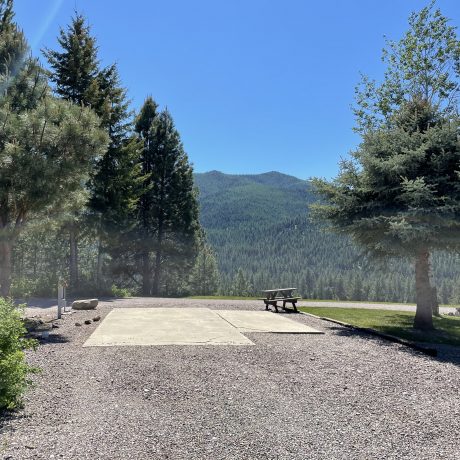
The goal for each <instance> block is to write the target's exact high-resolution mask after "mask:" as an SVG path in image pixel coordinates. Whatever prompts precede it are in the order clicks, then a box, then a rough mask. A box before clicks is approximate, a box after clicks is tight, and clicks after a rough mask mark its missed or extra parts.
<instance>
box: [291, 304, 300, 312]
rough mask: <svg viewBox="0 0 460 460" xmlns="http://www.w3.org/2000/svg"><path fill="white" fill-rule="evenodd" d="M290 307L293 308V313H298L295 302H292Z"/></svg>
mask: <svg viewBox="0 0 460 460" xmlns="http://www.w3.org/2000/svg"><path fill="white" fill-rule="evenodd" d="M292 306H293V307H294V311H295V312H296V313H299V311H298V310H297V307H296V302H292Z"/></svg>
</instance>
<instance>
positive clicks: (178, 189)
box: [0, 0, 217, 297]
mask: <svg viewBox="0 0 460 460" xmlns="http://www.w3.org/2000/svg"><path fill="white" fill-rule="evenodd" d="M43 55H44V58H45V59H46V61H47V63H48V69H46V70H45V69H44V68H43V67H42V66H41V65H40V63H39V61H38V59H36V58H33V57H31V56H30V51H29V49H28V45H27V42H26V39H25V37H24V35H23V33H22V32H21V30H20V28H19V27H18V26H17V25H16V23H15V22H14V13H13V1H12V0H0V90H1V99H0V124H1V126H2V130H1V132H0V289H1V291H0V295H3V296H8V295H13V296H15V297H26V296H29V295H54V294H55V289H56V286H57V283H58V281H61V282H64V283H67V284H68V290H69V291H70V295H77V294H80V293H81V294H83V293H84V294H85V295H90V294H92V293H98V294H110V293H113V292H117V293H120V292H122V293H123V292H124V293H128V292H132V293H140V294H142V295H178V294H183V293H188V292H195V291H196V289H198V288H199V289H201V288H204V289H205V290H209V289H215V283H216V281H215V280H216V279H217V274H216V273H214V271H215V260H213V255H212V252H211V251H210V249H209V247H208V246H207V244H206V240H205V234H204V232H203V231H202V230H201V227H200V224H199V220H198V203H197V193H196V189H195V187H194V182H193V170H192V167H191V165H190V163H189V160H188V157H187V154H186V153H185V151H184V148H183V145H182V142H181V139H180V135H179V133H178V131H177V129H176V128H175V125H174V122H173V119H172V116H171V114H170V113H169V112H168V111H167V110H166V109H164V110H159V108H158V105H157V104H156V102H155V101H154V100H153V98H152V97H147V98H146V100H145V103H144V104H143V106H142V108H141V109H140V111H139V112H138V113H133V112H132V111H131V110H130V102H129V100H128V98H127V89H126V88H124V87H123V86H122V84H121V81H120V77H119V74H118V69H117V66H116V65H115V64H112V65H109V66H107V67H102V66H101V64H100V60H99V58H98V45H97V43H96V40H95V38H94V36H92V34H91V30H90V27H89V26H88V24H87V21H86V20H85V18H84V17H83V16H81V15H78V14H77V15H76V16H75V17H74V18H73V19H72V20H71V23H70V25H69V26H68V27H67V28H66V29H61V31H60V35H59V37H58V39H57V44H56V47H55V48H53V49H46V50H44V52H43ZM203 261H205V264H204V265H205V270H203V267H202V265H203ZM204 272H206V274H207V278H206V281H205V282H204V281H203V279H202V278H203V273H204ZM195 286H198V287H197V288H195Z"/></svg>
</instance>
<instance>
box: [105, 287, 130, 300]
mask: <svg viewBox="0 0 460 460" xmlns="http://www.w3.org/2000/svg"><path fill="white" fill-rule="evenodd" d="M110 291H111V293H112V295H113V296H114V297H120V298H125V297H131V291H130V290H129V289H127V288H119V287H117V286H116V285H115V284H112V287H111V288H110Z"/></svg>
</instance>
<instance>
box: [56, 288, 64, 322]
mask: <svg viewBox="0 0 460 460" xmlns="http://www.w3.org/2000/svg"><path fill="white" fill-rule="evenodd" d="M63 298H64V286H63V285H62V283H61V282H59V284H58V314H57V317H58V319H61V309H62V300H63Z"/></svg>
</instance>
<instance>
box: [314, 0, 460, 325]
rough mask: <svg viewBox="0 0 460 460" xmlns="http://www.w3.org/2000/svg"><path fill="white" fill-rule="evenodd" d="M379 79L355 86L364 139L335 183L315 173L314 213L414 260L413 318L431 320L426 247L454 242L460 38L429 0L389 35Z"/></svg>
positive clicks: (458, 211)
mask: <svg viewBox="0 0 460 460" xmlns="http://www.w3.org/2000/svg"><path fill="white" fill-rule="evenodd" d="M384 61H385V62H386V64H387V70H386V72H385V75H384V79H383V82H382V83H381V84H377V83H376V82H375V81H371V80H369V79H368V78H366V77H365V78H364V79H363V82H362V85H361V86H360V87H359V88H358V89H357V105H356V107H355V114H356V117H357V127H356V129H357V131H358V132H360V133H361V136H362V142H361V144H360V146H359V147H358V149H357V150H356V151H354V152H352V154H351V159H348V160H343V161H342V163H341V165H340V172H339V175H338V176H337V178H335V179H334V180H333V181H326V180H323V179H316V180H315V181H314V185H315V187H316V190H317V192H318V193H319V195H320V196H321V197H322V198H323V200H324V201H323V203H322V204H317V205H314V206H312V208H313V211H314V215H315V216H316V217H317V218H318V219H320V220H322V221H326V222H328V223H329V224H330V225H331V227H332V228H333V229H334V230H337V231H339V232H344V233H347V234H349V235H351V236H352V237H353V238H354V239H355V240H356V241H358V242H359V243H360V244H361V245H362V246H363V247H364V248H365V249H366V250H367V251H368V252H369V253H370V254H372V255H376V256H408V257H412V258H414V260H415V268H416V291H417V314H416V317H415V326H416V327H419V328H426V329H429V328H432V319H431V307H432V306H434V305H433V304H434V303H435V299H434V297H433V288H432V286H430V280H429V278H430V267H429V254H430V252H431V251H432V250H434V249H452V250H457V249H458V247H459V244H460V237H459V235H460V233H459V230H460V193H459V192H460V182H459V173H460V149H459V145H458V128H459V123H460V119H459V117H458V114H457V107H458V100H457V98H458V91H459V86H458V82H459V72H460V42H459V41H458V40H457V38H456V34H455V28H453V27H452V26H450V25H449V23H448V20H447V19H446V18H445V17H444V16H442V14H441V12H440V11H439V10H437V9H434V4H431V5H430V6H428V7H426V8H423V9H422V10H421V11H420V12H418V13H414V14H412V15H411V16H410V18H409V30H408V31H407V32H406V34H405V35H404V37H403V38H402V39H401V40H400V41H399V42H388V46H387V48H386V50H385V52H384Z"/></svg>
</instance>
